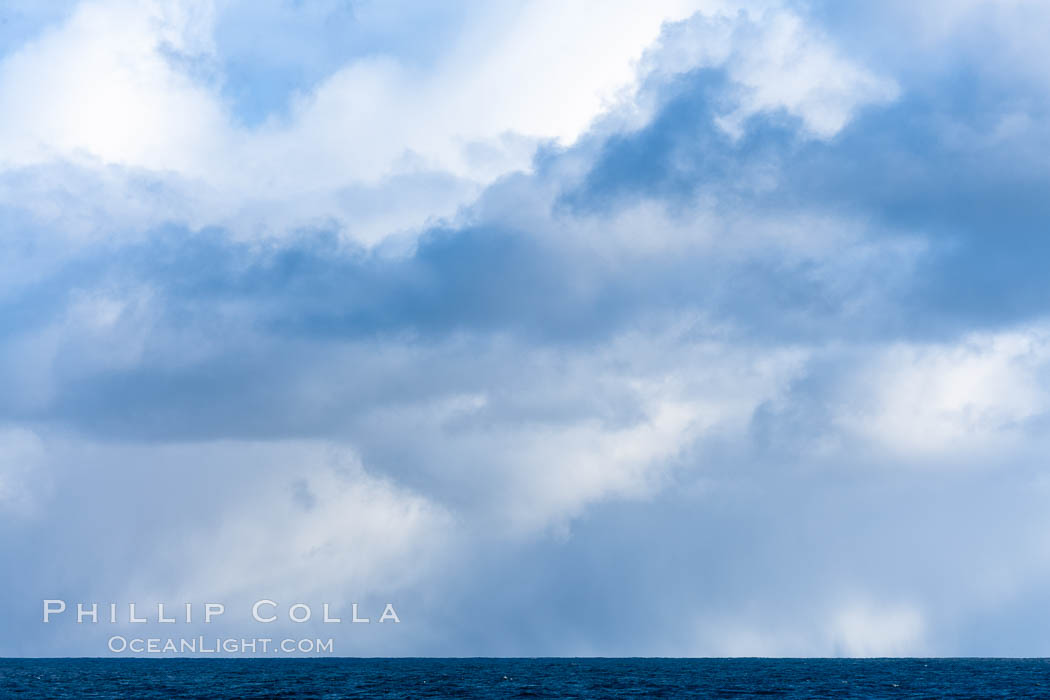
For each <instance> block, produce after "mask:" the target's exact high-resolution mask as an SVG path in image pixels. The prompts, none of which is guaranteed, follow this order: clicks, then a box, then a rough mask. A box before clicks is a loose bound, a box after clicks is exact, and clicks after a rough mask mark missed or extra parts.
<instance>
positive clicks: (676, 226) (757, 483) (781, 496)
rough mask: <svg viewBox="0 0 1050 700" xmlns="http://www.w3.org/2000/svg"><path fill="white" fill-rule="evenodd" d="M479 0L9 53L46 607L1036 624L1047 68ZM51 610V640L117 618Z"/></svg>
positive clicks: (25, 575)
mask: <svg viewBox="0 0 1050 700" xmlns="http://www.w3.org/2000/svg"><path fill="white" fill-rule="evenodd" d="M464 7H465V8H466V9H461V10H447V11H441V12H438V11H434V10H417V9H413V8H404V7H399V8H396V9H395V10H389V9H383V8H380V7H378V6H373V5H366V6H362V7H360V8H358V9H353V8H351V9H353V11H352V12H351V11H350V10H347V9H346V8H345V7H343V6H339V5H336V4H332V3H328V4H318V5H314V6H311V8H308V9H306V10H304V11H303V12H299V13H293V12H291V10H289V8H288V6H285V5H279V4H270V5H266V6H264V7H262V8H261V9H259V11H258V15H257V16H256V15H254V14H253V12H252V10H253V8H247V7H246V6H243V5H238V4H237V3H229V4H221V5H211V4H208V3H200V4H196V3H191V4H181V3H174V2H156V3H148V4H145V5H144V4H128V3H121V2H115V3H102V2H94V3H85V4H82V5H80V6H78V7H77V8H76V9H74V10H72V11H71V12H70V13H68V16H63V17H61V18H57V19H53V20H47V21H44V20H41V21H40V23H39V24H38V25H37V24H34V27H35V28H34V29H33V30H32V32H30V33H29V35H28V36H27V38H26V40H25V41H24V42H23V43H22V45H21V46H19V47H18V48H15V49H12V50H10V51H8V53H6V54H5V57H4V59H3V62H2V63H0V95H2V96H3V97H2V99H3V101H4V103H5V104H11V105H12V108H11V110H10V111H7V112H5V115H4V116H3V117H2V118H0V135H2V138H0V144H3V145H2V146H0V160H2V161H3V163H4V167H3V171H2V172H0V208H2V209H3V212H4V216H3V217H2V218H0V221H2V222H3V223H0V260H2V263H3V266H4V270H5V274H4V275H3V276H2V278H0V310H2V318H3V321H2V322H0V385H2V386H4V388H5V391H4V392H2V394H0V420H2V421H3V422H4V424H5V425H7V426H9V428H8V429H6V432H4V433H2V437H0V445H2V446H4V447H2V448H0V465H2V467H0V484H2V487H0V488H2V490H0V493H2V494H3V502H4V503H5V504H12V505H11V507H10V509H9V510H10V513H14V512H15V511H16V510H18V512H19V515H18V517H17V518H16V517H14V516H11V517H10V518H9V521H10V522H12V523H16V525H14V526H12V529H11V530H9V531H7V532H5V533H4V534H3V536H2V537H0V539H3V541H4V544H5V550H4V551H5V555H4V564H5V567H8V566H9V567H10V568H12V569H17V570H19V571H20V572H21V573H20V575H19V576H18V578H17V580H15V581H8V582H6V583H5V586H7V588H5V593H7V595H5V596H0V598H3V599H4V600H5V601H6V602H5V603H4V604H3V605H4V606H6V607H5V608H4V611H5V612H7V613H10V614H11V615H13V617H12V618H11V619H17V620H18V622H17V624H18V625H19V628H20V629H21V628H22V627H25V628H26V629H29V627H28V626H29V625H30V624H31V623H35V619H34V620H32V621H29V620H28V618H27V617H26V613H25V612H24V610H26V609H30V608H29V607H26V605H27V604H26V601H31V602H33V605H36V599H37V598H39V597H40V595H41V594H40V589H41V588H42V587H47V588H48V590H51V589H57V590H55V594H56V595H58V594H61V595H67V596H70V597H73V598H75V597H83V596H104V597H110V596H116V595H124V594H127V595H146V596H148V597H157V598H162V597H163V598H168V597H171V598H175V597H180V596H200V595H206V594H207V595H211V594H215V595H223V596H229V597H230V598H231V599H237V600H242V599H245V600H246V599H248V598H252V597H261V596H265V595H270V594H271V593H273V594H274V595H280V596H281V597H282V598H290V597H294V596H298V595H303V596H306V595H310V596H322V595H323V596H331V597H333V599H336V598H337V599H338V600H343V601H351V600H353V598H354V596H362V597H364V598H365V599H367V600H368V601H370V602H375V601H376V600H380V599H381V598H382V597H383V596H387V595H391V596H396V597H397V599H398V601H403V602H404V604H405V606H406V607H405V610H406V611H409V614H407V615H406V616H405V617H406V619H414V620H415V622H414V623H413V624H412V625H408V624H407V623H406V625H404V626H402V627H399V628H398V630H399V631H398V633H397V635H401V636H396V635H392V633H389V632H374V633H369V635H368V636H367V637H362V638H361V639H360V640H358V641H356V642H348V643H350V644H351V646H350V647H347V648H349V649H353V650H356V651H360V652H361V653H364V652H367V651H369V650H372V651H373V652H376V651H381V652H383V653H391V654H403V653H442V654H449V653H465V654H472V653H500V654H504V653H505V654H517V655H533V654H544V653H550V654H574V653H576V654H646V655H648V654H669V655H677V654H683V653H684V654H753V653H763V654H764V653H770V654H844V655H868V654H907V653H970V652H975V651H976V652H981V653H987V652H988V651H994V650H996V649H999V648H1000V647H999V646H996V644H994V643H992V642H988V643H987V644H985V640H987V639H988V638H987V637H986V636H984V635H982V634H981V630H984V629H991V628H993V627H995V625H996V624H999V625H1005V626H1010V624H1011V623H1010V622H1009V620H1008V619H1007V617H1008V615H1007V613H1005V612H1002V611H1015V612H1011V613H1010V614H1011V615H1014V614H1019V613H1016V611H1017V610H1020V609H1022V608H1027V607H1029V606H1035V605H1037V604H1038V603H1039V602H1040V601H1041V598H1040V595H1041V594H1040V593H1039V592H1038V591H1039V589H1040V586H1041V585H1042V584H1044V583H1045V582H1046V580H1047V577H1048V575H1050V570H1048V568H1047V564H1048V563H1050V561H1048V560H1047V558H1046V557H1045V552H1046V551H1047V550H1046V547H1045V542H1043V539H1045V538H1043V537H1042V535H1041V534H1040V533H1042V532H1043V531H1044V530H1045V528H1044V527H1043V525H1045V515H1044V511H1045V508H1043V501H1045V481H1046V480H1045V477H1043V476H1042V474H1041V468H1040V466H1039V465H1040V464H1041V462H1040V458H1039V455H1040V454H1042V452H1043V451H1044V449H1043V448H1044V447H1045V446H1044V445H1043V442H1044V440H1043V439H1042V436H1041V428H1042V425H1043V421H1044V414H1045V412H1046V404H1047V401H1046V394H1047V392H1046V390H1045V386H1044V384H1045V381H1044V374H1045V373H1044V366H1045V364H1046V363H1045V357H1044V356H1045V355H1046V352H1045V347H1044V346H1045V342H1044V341H1045V338H1044V336H1045V315H1046V311H1045V304H1044V302H1043V299H1044V298H1045V292H1046V288H1045V286H1046V285H1045V274H1044V271H1043V270H1042V266H1041V260H1042V257H1041V256H1040V255H1039V253H1040V251H1041V250H1042V243H1041V238H1040V232H1041V231H1042V227H1043V225H1044V223H1045V220H1046V217H1045V214H1046V212H1045V211H1044V210H1045V204H1044V200H1045V199H1046V198H1045V196H1044V195H1045V191H1046V189H1047V187H1048V184H1050V180H1048V178H1047V177H1046V175H1047V172H1046V167H1045V163H1043V162H1042V160H1040V158H1039V157H1038V154H1039V153H1041V152H1042V150H1041V149H1040V144H1043V143H1044V141H1045V133H1044V131H1045V129H1044V128H1043V127H1042V126H1041V125H1042V124H1043V122H1044V120H1042V119H1041V115H1042V113H1043V111H1044V107H1043V104H1044V103H1043V102H1042V101H1041V100H1042V97H1041V93H1039V92H1038V90H1037V89H1036V87H1033V86H1035V85H1036V84H1037V83H1036V82H1033V80H1032V79H1029V78H1025V79H1023V80H1020V79H1019V80H1017V81H1004V80H1003V79H1002V73H1001V71H1002V70H1005V69H1003V68H1002V67H997V68H995V69H994V70H992V69H989V70H988V71H977V72H971V71H970V69H969V68H968V66H969V65H970V64H969V61H970V60H971V59H972V58H973V57H974V55H975V54H973V53H972V47H971V46H970V44H969V43H968V42H969V38H967V37H969V36H970V35H969V34H967V32H968V31H969V30H968V29H967V27H969V26H971V24H970V23H971V22H972V21H974V20H970V19H958V20H952V21H951V22H948V23H946V24H945V25H944V27H946V28H944V27H942V29H943V32H940V33H936V34H937V36H936V37H935V38H932V39H931V38H926V39H920V38H915V36H916V35H915V34H913V33H910V32H911V30H910V29H909V31H908V32H905V35H906V36H908V37H911V38H910V39H909V43H908V45H907V47H906V52H909V55H917V56H923V55H926V53H929V52H931V51H932V52H933V54H935V55H936V56H948V60H947V65H942V66H940V67H936V66H932V65H927V64H925V63H923V64H922V69H921V70H916V71H914V72H909V71H903V70H901V66H900V64H899V62H898V61H897V59H896V58H895V55H896V54H894V55H888V54H887V53H886V51H885V50H882V49H880V46H881V44H880V40H884V39H885V38H886V37H885V36H884V35H881V34H880V35H878V36H876V35H875V33H872V32H868V31H865V30H863V28H859V29H858V27H857V26H856V23H857V22H861V20H862V19H863V18H867V17H868V16H869V13H871V12H875V11H869V10H855V12H863V13H864V14H860V15H857V14H848V16H846V17H845V18H843V15H841V14H836V12H842V11H841V10H838V11H836V10H833V9H831V8H829V7H826V6H821V5H818V6H815V8H814V9H812V10H802V9H798V8H794V9H792V8H791V7H788V6H785V5H779V4H773V3H770V4H764V5H749V6H748V7H747V8H744V9H741V7H739V6H738V5H736V4H734V3H705V4H703V5H702V10H703V11H702V12H701V13H699V14H696V13H695V12H694V10H696V9H697V7H701V6H698V5H692V4H689V3H677V2H668V3H666V4H658V5H656V6H653V7H652V8H650V9H647V10H645V11H644V12H642V11H639V10H638V9H637V5H634V6H633V7H628V6H627V5H618V4H614V5H611V6H606V5H603V8H602V12H600V13H597V12H594V11H593V10H592V9H588V8H585V7H583V6H571V7H569V6H564V5H561V4H559V5H555V4H551V3H542V2H541V3H534V4H531V5H526V6H521V7H518V6H515V8H513V9H506V8H491V7H488V6H486V7H484V8H482V7H480V6H464ZM887 7H889V6H887ZM915 11H919V10H915ZM1002 11H1003V12H1006V11H1005V10H1002ZM881 12H885V13H888V14H886V15H883V14H879V13H881ZM908 12H911V10H909V9H908V8H906V7H903V6H901V5H896V4H895V5H893V6H892V7H890V9H884V10H879V11H878V12H875V14H876V15H877V17H885V16H891V17H896V16H898V15H897V14H895V13H904V14H905V15H907V13H908ZM967 12H973V13H975V14H974V15H973V17H983V16H985V15H983V14H982V13H986V12H993V11H992V10H989V9H987V8H986V7H985V6H976V5H975V6H973V7H972V8H970V9H968V10H967ZM995 12H999V10H995V11H994V12H993V14H995ZM406 13H407V14H406ZM964 15H965V13H964ZM1007 15H1008V16H1010V17H1012V16H1013V15H1010V13H1009V12H1007ZM965 16H969V15H965ZM995 16H996V17H1000V15H998V14H995ZM252 17H254V18H255V19H254V20H253V21H255V24H252V23H250V22H249V23H247V24H243V25H239V22H238V20H247V19H251V18H252ZM404 17H408V18H409V19H410V20H411V21H407V20H406V22H405V23H402V22H400V21H394V19H393V18H396V19H398V20H400V19H402V18H404ZM858 18H860V19H858ZM931 21H933V20H931ZM413 22H418V23H421V24H423V25H426V24H427V23H428V22H434V23H436V24H438V25H440V26H435V27H434V32H435V34H434V36H435V37H438V38H433V39H432V40H430V41H422V42H416V41H415V38H416V37H418V36H419V35H420V31H419V29H418V26H417V25H416V24H413ZM285 24H287V25H288V32H287V34H282V35H281V36H279V37H275V36H273V35H274V33H275V31H276V29H275V28H277V27H280V28H283V27H284V26H285ZM238 26H240V29H238ZM321 26H325V27H328V29H326V30H325V31H326V32H331V34H324V35H323V37H322V39H323V40H318V42H317V43H318V45H317V46H312V47H311V48H309V49H307V48H305V47H304V42H305V41H306V37H310V36H313V35H314V34H315V33H317V32H319V31H320V30H319V27H321ZM994 26H995V27H997V28H998V29H997V31H1001V32H1006V33H1009V32H1013V31H1015V29H1016V26H1015V24H1014V23H1013V22H1012V20H1011V21H1009V22H1007V21H1005V20H1003V23H1001V24H1000V23H996V24H994ZM851 28H852V31H854V32H859V33H860V34H862V35H864V37H866V41H863V42H853V41H850V36H851V35H850V31H848V30H849V29H851ZM916 31H917V32H918V30H916ZM344 33H345V35H346V36H353V37H357V38H359V39H360V40H361V43H360V44H358V43H354V42H340V41H335V39H333V37H342V36H344ZM919 34H920V35H922V36H926V34H924V33H923V32H919ZM255 36H260V37H262V38H263V39H267V41H262V40H259V41H256V40H255V39H254V38H253V37H255ZM927 42H933V43H927ZM417 44H418V45H417ZM949 45H950V46H951V47H952V50H951V51H948V49H947V48H945V47H947V46H949ZM271 46H272V48H273V49H274V50H273V53H272V55H270V54H267V59H266V61H262V62H261V63H259V62H258V61H259V60H260V59H259V54H260V53H267V47H271ZM931 46H933V47H935V48H932V49H931V48H930V47H931ZM902 50H903V49H902ZM924 52H926V53H924ZM959 57H962V58H959ZM964 59H965V60H964ZM238 66H240V68H238ZM259 66H265V67H266V71H261V70H256V69H259ZM271 68H272V70H273V71H274V72H275V75H276V76H277V77H274V78H273V81H272V82H271V81H270V80H269V78H268V77H267V76H268V75H269V72H268V71H269V70H270V69H271ZM960 76H970V77H968V78H967V81H968V82H963V83H961V84H960V83H958V82H957V81H956V79H958V78H959V77H960ZM971 78H972V80H971ZM41 85H48V86H50V88H51V89H48V90H42V89H41V88H40V86H41ZM960 85H962V87H960ZM1004 95H1006V96H1008V97H1009V98H1010V99H1004V98H1003V97H1004ZM1033 154H1034V155H1033ZM45 475H46V478H45ZM18 504H20V505H18ZM27 504H28V505H27ZM15 505H17V508H16V507H15ZM5 512H7V511H5ZM41 552H46V553H47V554H46V557H45V556H43V555H42V554H41ZM945 580H950V581H953V582H955V583H953V585H952V586H950V587H948V588H946V587H945V585H944V581H945ZM263 589H265V590H263ZM35 610H36V608H35V607H32V608H31V611H32V612H33V613H34V618H35ZM38 627H39V626H37V627H34V628H32V629H35V630H36V632H32V633H27V636H26V637H24V638H20V640H16V641H14V642H11V641H9V642H8V646H7V647H4V651H5V653H8V652H10V653H14V652H22V651H28V652H31V653H41V652H40V650H41V649H44V650H47V651H49V652H52V653H70V652H77V653H83V651H84V649H85V648H87V646H89V644H88V641H86V638H84V637H74V638H69V639H64V640H55V639H48V638H46V636H45V635H44V634H43V632H41V631H40V630H39V629H38ZM960 630H963V631H965V632H966V634H965V635H964V636H963V637H959V636H955V635H956V633H958V632H960ZM1021 637H1024V638H1025V639H1026V640H1027V643H1028V645H1029V646H1028V647H1026V648H1028V649H1029V650H1036V651H1037V650H1038V649H1040V648H1042V647H1041V646H1039V645H1040V644H1042V643H1043V642H1042V641H1041V640H1039V639H1037V638H1036V637H1035V636H1032V635H1028V636H1025V635H1023V634H1022V635H1021ZM1017 638H1018V639H1019V638H1020V637H1017ZM1018 643H1020V642H1018ZM16 644H17V645H22V646H15V645H16Z"/></svg>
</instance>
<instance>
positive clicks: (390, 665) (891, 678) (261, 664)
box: [0, 658, 1050, 699]
mask: <svg viewBox="0 0 1050 700" xmlns="http://www.w3.org/2000/svg"><path fill="white" fill-rule="evenodd" d="M449 696H452V697H463V698H538V697H561V698H650V697H652V698H677V697H705V698H750V697H763V698H944V697H950V698H1019V697H1050V660H1047V659H589V658H588V659H339V658H316V659H251V658H244V659H228V658H227V659H198V658H192V659H188V658H183V659H138V658H125V659H0V697H3V698H5V699H6V698H185V697H189V698H426V697H449Z"/></svg>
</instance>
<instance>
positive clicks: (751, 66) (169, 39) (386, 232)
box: [0, 0, 894, 244]
mask: <svg viewBox="0 0 1050 700" xmlns="http://www.w3.org/2000/svg"><path fill="white" fill-rule="evenodd" d="M737 9H738V8H737V6H736V3H733V2H724V1H722V0H704V1H702V0H663V1H662V2H659V3H655V4H654V3H649V4H647V5H646V6H645V8H644V10H642V11H640V8H639V7H638V5H637V4H636V3H602V4H601V5H600V7H591V6H588V5H586V4H576V3H570V4H565V3H553V2H535V3H530V4H525V5H520V6H518V5H515V6H504V7H501V8H495V7H492V6H482V7H478V8H475V11H474V12H472V13H470V15H469V21H467V22H466V23H465V24H464V26H462V27H460V28H459V29H458V33H457V35H456V36H457V40H456V42H455V43H453V44H452V45H450V46H449V47H447V49H446V50H445V51H443V52H441V53H440V55H439V56H438V58H437V60H436V62H435V64H434V65H433V66H430V67H429V69H428V70H421V69H420V68H419V67H418V66H414V65H411V64H409V63H406V62H403V61H401V60H400V59H399V58H398V56H397V55H396V54H383V53H375V54H372V55H368V56H363V57H360V58H356V59H353V60H352V61H350V62H349V63H348V64H347V65H345V66H343V67H342V68H340V69H338V70H336V71H335V72H334V73H333V74H331V75H329V76H328V77H326V78H325V79H323V80H322V81H321V82H320V83H319V84H317V85H311V86H307V87H306V88H305V89H304V90H303V91H302V92H300V93H298V94H297V95H296V96H294V97H293V100H292V105H291V108H290V110H289V114H288V115H287V116H286V117H280V118H277V117H275V118H273V119H270V120H268V121H266V122H264V123H262V124H260V125H258V126H255V127H246V126H244V125H243V124H241V123H240V122H239V121H238V120H237V119H236V117H235V115H234V114H232V113H231V106H230V105H229V104H227V102H226V101H224V99H223V98H222V96H221V92H220V90H219V88H220V86H221V82H222V80H223V76H222V75H221V74H219V73H217V71H218V68H217V65H218V61H217V59H218V56H217V55H216V51H217V49H216V46H215V43H214V41H213V40H212V32H213V28H214V26H215V22H216V16H217V15H218V14H220V13H221V12H222V11H223V6H222V5H221V4H219V5H215V4H213V3H210V2H175V1H174V0H152V1H151V2H148V3H132V2H126V1H125V0H107V1H102V0H94V1H91V2H85V3H83V4H82V5H80V6H79V7H78V8H77V9H76V10H75V11H74V12H73V13H72V14H71V15H70V17H69V18H68V20H67V21H66V22H65V23H64V24H61V25H60V26H58V27H55V28H52V29H49V30H47V31H45V32H44V33H43V34H41V35H40V36H38V37H37V38H35V39H34V40H32V41H30V42H28V43H27V44H25V45H23V46H22V47H20V48H19V49H18V50H17V51H15V52H14V53H12V54H10V55H8V56H6V57H5V58H4V60H3V62H2V63H0V101H2V102H3V103H4V104H5V105H7V108H6V109H5V110H4V115H3V116H2V117H0V164H3V165H4V167H6V168H8V169H10V168H24V167H26V166H30V165H37V164H42V163H50V162H55V161H71V162H75V163H78V164H80V166H81V167H86V168H88V169H92V170H99V169H102V168H103V167H104V166H120V167H121V168H123V169H125V170H130V171H146V172H150V173H153V174H155V175H156V176H159V177H161V178H162V181H163V182H164V183H165V188H166V189H170V190H171V192H172V194H174V195H175V199H171V197H170V196H168V195H166V197H165V202H164V204H163V206H160V207H156V206H155V207H154V210H155V211H156V214H155V215H154V223H163V222H165V221H171V220H177V221H181V222H184V223H187V224H189V225H191V226H193V227H200V226H204V225H222V226H225V227H227V228H228V229H230V230H231V231H233V232H234V233H236V234H239V235H242V236H244V235H257V234H259V233H263V234H280V233H283V232H286V231H288V230H292V229H296V228H299V227H304V226H334V227H335V228H337V229H339V230H340V231H341V232H342V234H343V235H344V236H346V237H348V238H351V239H353V240H356V241H359V242H362V243H365V244H374V243H377V242H379V241H381V240H383V239H384V238H387V237H388V236H390V235H394V234H399V233H404V232H410V231H413V230H415V229H418V228H419V227H420V226H422V225H424V224H425V223H426V222H428V221H433V220H434V219H437V218H441V217H448V216H451V215H453V214H454V213H455V212H456V210H457V208H459V207H460V206H462V205H464V204H466V203H468V202H469V201H470V200H471V199H473V198H474V197H475V196H476V195H477V194H478V192H479V191H480V189H481V188H482V187H483V186H484V185H486V184H488V183H490V182H492V181H493V180H494V179H495V178H497V177H499V176H501V175H503V174H505V173H507V172H510V171H514V170H520V169H527V168H528V167H529V164H530V159H531V157H532V154H533V151H534V149H535V147H536V145H537V144H538V143H540V142H543V141H555V142H558V143H561V144H563V145H567V144H571V143H572V142H573V141H575V140H576V138H577V137H578V136H579V135H580V134H581V133H583V132H584V131H585V130H586V129H587V128H588V126H589V125H590V124H591V123H592V122H593V120H594V119H595V118H597V117H598V116H599V115H602V114H603V113H605V112H606V111H607V110H609V109H611V108H614V107H617V106H618V107H617V108H618V109H623V108H624V106H625V105H630V104H631V102H632V101H633V99H634V98H633V95H634V92H635V90H636V89H637V86H638V82H637V81H638V79H639V74H638V70H637V69H638V63H639V61H640V60H641V58H642V54H643V51H644V50H645V49H646V47H648V46H650V45H651V44H652V43H653V42H654V41H655V40H656V39H657V37H658V36H659V35H660V32H661V28H662V27H663V26H664V23H666V22H675V21H678V20H682V19H684V18H686V17H689V16H690V15H692V14H693V13H694V12H696V11H698V10H699V11H701V12H703V13H705V14H703V15H698V16H697V18H696V19H694V20H693V21H691V22H690V23H689V24H688V25H687V26H686V27H685V28H682V27H679V28H676V29H673V30H672V31H671V34H670V35H669V36H668V37H667V38H666V39H665V43H666V44H667V45H668V47H665V49H664V50H662V51H660V52H658V54H655V55H656V56H658V58H654V57H653V55H650V56H649V57H648V58H647V59H646V61H645V64H644V70H645V71H647V72H648V71H650V70H651V69H652V67H653V66H652V65H651V64H652V63H653V62H654V61H656V62H657V63H659V64H660V67H659V71H663V72H664V73H673V72H679V71H683V70H688V69H690V68H693V67H697V66H721V65H725V66H726V67H727V69H728V70H729V73H730V76H731V78H732V79H733V80H735V81H737V82H738V83H739V84H740V86H741V89H742V92H741V98H740V104H739V106H738V108H737V109H736V110H735V111H733V112H732V113H728V114H726V115H725V116H724V122H725V125H726V128H727V129H730V130H731V131H733V132H734V133H739V130H740V129H741V128H742V126H741V124H742V121H743V119H745V118H746V117H747V116H748V115H750V114H753V113H755V112H758V111H763V110H775V109H786V110H787V111H789V112H791V113H793V114H797V115H799V116H801V117H802V119H803V121H804V123H805V124H806V126H807V128H808V129H809V130H810V131H812V132H813V133H815V134H817V135H819V136H823V137H826V136H830V135H833V134H834V133H835V132H836V131H837V130H838V129H840V128H841V127H842V125H843V124H844V123H845V122H846V121H847V120H848V118H849V117H850V115H851V114H852V113H853V111H854V110H855V109H856V108H857V107H858V106H859V105H863V104H865V103H868V102H878V101H884V100H886V99H889V98H891V97H892V96H893V94H894V88H893V86H892V83H890V82H888V81H886V80H884V79H881V78H877V77H875V76H873V75H872V74H870V73H869V72H867V71H865V70H863V69H862V68H859V67H857V66H855V65H853V64H852V63H850V62H849V61H847V60H845V59H843V58H842V57H841V56H839V55H838V54H837V53H836V52H835V50H834V49H832V48H830V47H829V46H827V45H826V41H825V40H824V39H822V38H821V37H818V36H815V35H813V34H812V33H809V32H808V31H807V30H806V29H805V27H803V26H802V24H801V22H800V20H799V19H798V17H796V16H795V15H792V14H790V13H787V12H784V11H775V12H774V11H768V12H761V11H757V12H752V13H751V14H750V15H741V18H737V19H729V18H730V17H732V16H734V15H733V13H734V12H736V11H737ZM192 67H196V68H195V69H193V68H192ZM659 71H658V72H659ZM41 85H44V86H47V87H46V89H40V86H41ZM628 111H630V110H628ZM437 175H440V177H437ZM406 178H409V179H412V178H414V182H415V183H416V185H415V189H414V191H406V190H405V187H404V185H405V182H406ZM118 189H124V188H118ZM83 194H85V195H86V194H87V193H83ZM97 194H98V193H97V192H96V193H95V196H96V197H97ZM19 196H20V198H21V199H22V200H25V198H26V193H19ZM125 196H126V193H125V192H118V194H117V195H116V196H115V197H103V198H101V200H100V201H99V206H103V207H105V206H106V200H112V199H118V200H120V199H123V198H124V197H125ZM29 198H30V199H32V194H31V192H30V197H29ZM41 199H44V201H43V202H40V203H39V206H41V207H44V208H45V209H46V206H45V205H46V201H47V200H46V198H41ZM372 201H378V202H385V205H384V206H382V207H376V206H370V205H369V202H372ZM114 209H115V210H118V211H120V212H121V213H120V214H119V215H118V216H126V214H125V213H124V210H123V208H121V207H114ZM107 215H109V211H108V209H107ZM45 216H46V213H45ZM71 225H75V226H82V225H83V223H82V222H80V223H74V224H71Z"/></svg>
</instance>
